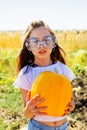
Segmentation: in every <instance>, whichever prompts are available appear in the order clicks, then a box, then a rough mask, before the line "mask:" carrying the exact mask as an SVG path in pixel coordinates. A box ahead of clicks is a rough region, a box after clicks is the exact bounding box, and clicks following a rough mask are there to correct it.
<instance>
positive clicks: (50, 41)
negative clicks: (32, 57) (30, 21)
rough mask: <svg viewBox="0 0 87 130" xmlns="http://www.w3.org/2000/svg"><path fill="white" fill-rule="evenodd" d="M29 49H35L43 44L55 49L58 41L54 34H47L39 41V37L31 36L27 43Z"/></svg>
mask: <svg viewBox="0 0 87 130" xmlns="http://www.w3.org/2000/svg"><path fill="white" fill-rule="evenodd" d="M25 45H26V47H27V49H28V50H30V51H33V50H37V49H39V47H40V45H43V46H44V47H45V48H49V49H53V48H54V47H55V46H56V45H57V43H56V40H55V38H54V37H53V36H51V35H47V36H45V37H44V39H43V40H42V41H39V40H38V39H37V38H34V37H31V38H29V39H27V40H26V43H25Z"/></svg>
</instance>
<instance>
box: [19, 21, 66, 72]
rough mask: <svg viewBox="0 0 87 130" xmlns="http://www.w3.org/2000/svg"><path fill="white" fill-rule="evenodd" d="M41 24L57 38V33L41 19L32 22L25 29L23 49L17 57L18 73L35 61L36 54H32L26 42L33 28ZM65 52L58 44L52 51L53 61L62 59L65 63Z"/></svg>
mask: <svg viewBox="0 0 87 130" xmlns="http://www.w3.org/2000/svg"><path fill="white" fill-rule="evenodd" d="M41 26H44V27H45V28H46V29H47V30H48V31H49V32H50V34H51V35H53V36H54V37H55V38H56V36H55V33H54V32H53V31H52V30H51V29H50V28H49V27H48V26H47V25H46V24H45V23H44V22H43V21H41V20H39V21H34V22H32V23H31V24H30V25H29V26H28V28H27V29H26V31H25V34H24V40H23V45H22V49H21V51H20V53H19V55H18V58H17V65H18V66H17V72H18V73H19V71H20V70H21V69H22V68H23V67H24V66H26V65H32V64H33V63H34V55H33V54H32V52H31V51H29V50H28V49H27V47H26V45H25V43H26V40H27V38H29V37H30V34H31V32H32V30H34V29H35V28H39V27H41ZM63 54H64V55H65V52H64V50H63V49H62V48H61V47H60V46H59V45H58V44H57V45H56V47H55V48H53V50H52V52H51V59H52V61H60V62H62V63H63V64H65V60H64V57H63Z"/></svg>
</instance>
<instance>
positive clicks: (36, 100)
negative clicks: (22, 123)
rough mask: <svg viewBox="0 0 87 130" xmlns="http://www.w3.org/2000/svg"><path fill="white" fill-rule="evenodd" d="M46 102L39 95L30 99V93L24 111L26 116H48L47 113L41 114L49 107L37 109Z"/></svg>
mask: <svg viewBox="0 0 87 130" xmlns="http://www.w3.org/2000/svg"><path fill="white" fill-rule="evenodd" d="M44 100H45V99H44V98H40V95H39V94H37V95H35V96H34V97H33V98H32V99H30V92H28V93H27V97H26V107H25V109H24V113H25V116H26V117H28V118H33V117H34V116H36V115H40V114H47V113H45V112H40V110H44V109H47V106H42V107H38V108H37V107H36V106H37V105H38V104H40V103H41V102H43V101H44Z"/></svg>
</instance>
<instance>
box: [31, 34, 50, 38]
mask: <svg viewBox="0 0 87 130" xmlns="http://www.w3.org/2000/svg"><path fill="white" fill-rule="evenodd" d="M48 36H52V35H51V34H47V35H45V36H43V38H46V37H48ZM29 39H39V38H38V37H34V36H31V37H30V38H29Z"/></svg>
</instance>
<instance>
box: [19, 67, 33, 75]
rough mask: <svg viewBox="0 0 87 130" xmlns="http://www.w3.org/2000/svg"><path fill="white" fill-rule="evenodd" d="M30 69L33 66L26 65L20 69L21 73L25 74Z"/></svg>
mask: <svg viewBox="0 0 87 130" xmlns="http://www.w3.org/2000/svg"><path fill="white" fill-rule="evenodd" d="M29 70H31V66H29V65H26V66H24V67H23V68H22V69H21V70H20V72H19V75H24V74H26V73H28V72H29Z"/></svg>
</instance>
